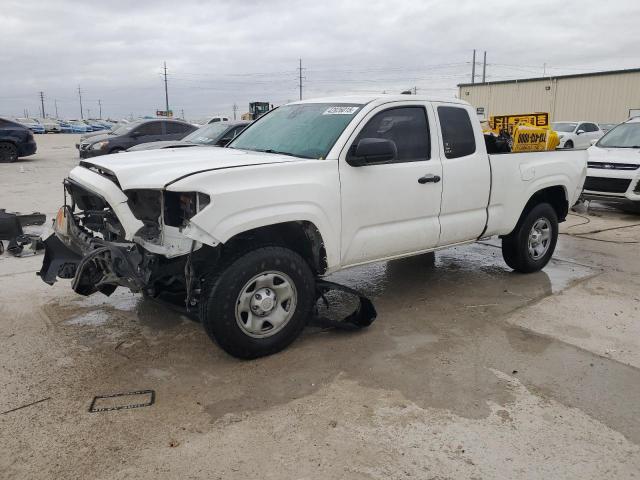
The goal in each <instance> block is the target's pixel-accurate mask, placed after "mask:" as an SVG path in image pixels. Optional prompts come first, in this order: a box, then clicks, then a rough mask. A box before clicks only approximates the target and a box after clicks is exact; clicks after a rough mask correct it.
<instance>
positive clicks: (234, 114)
mask: <svg viewBox="0 0 640 480" xmlns="http://www.w3.org/2000/svg"><path fill="white" fill-rule="evenodd" d="M237 113H238V105H236V104H235V103H234V104H233V119H234V120H235V119H236V114H237Z"/></svg>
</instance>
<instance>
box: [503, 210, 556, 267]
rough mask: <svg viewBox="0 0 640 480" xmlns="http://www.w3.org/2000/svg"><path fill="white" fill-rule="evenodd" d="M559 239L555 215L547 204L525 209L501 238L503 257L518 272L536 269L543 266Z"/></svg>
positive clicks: (547, 261)
mask: <svg viewBox="0 0 640 480" xmlns="http://www.w3.org/2000/svg"><path fill="white" fill-rule="evenodd" d="M557 241H558V216H557V215H556V212H555V210H554V209H553V207H552V206H551V205H549V204H548V203H541V204H538V205H536V206H535V207H533V208H532V209H531V210H529V211H528V212H526V213H525V214H524V215H523V216H522V217H521V218H520V220H519V221H518V224H517V225H516V228H515V229H514V230H513V232H511V233H510V234H509V235H507V236H505V237H503V238H502V258H504V261H505V262H506V263H507V265H509V266H510V267H511V268H513V269H514V270H515V271H517V272H521V273H531V272H537V271H538V270H541V269H542V268H544V267H545V265H546V264H547V263H549V260H550V259H551V256H552V255H553V252H554V250H555V248H556V243H557Z"/></svg>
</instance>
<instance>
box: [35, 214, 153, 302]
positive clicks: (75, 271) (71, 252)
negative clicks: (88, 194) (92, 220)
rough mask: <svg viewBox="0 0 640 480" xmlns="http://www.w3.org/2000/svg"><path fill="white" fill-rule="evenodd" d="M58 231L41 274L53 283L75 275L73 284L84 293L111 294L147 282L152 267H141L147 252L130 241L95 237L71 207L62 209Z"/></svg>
mask: <svg viewBox="0 0 640 480" xmlns="http://www.w3.org/2000/svg"><path fill="white" fill-rule="evenodd" d="M54 232H55V233H53V234H52V235H51V236H49V237H48V238H47V239H46V240H45V242H44V244H45V254H44V259H43V262H42V269H41V270H40V271H39V272H38V275H39V276H40V278H42V280H43V281H44V282H45V283H48V284H49V285H53V284H54V283H55V281H56V280H57V278H67V279H68V278H72V279H73V282H72V288H73V290H74V291H75V292H77V293H79V294H81V295H91V294H93V293H96V292H101V293H103V294H105V295H111V294H112V293H113V291H114V290H115V289H116V288H117V287H118V286H124V287H127V288H129V289H130V290H132V291H134V292H139V291H141V290H142V289H144V287H145V286H146V285H147V283H148V280H149V273H148V271H147V272H146V273H145V269H143V268H141V267H142V264H143V260H144V257H143V254H142V252H141V251H140V247H139V246H138V245H136V244H135V243H130V242H122V243H119V242H108V241H105V240H103V239H101V238H97V237H93V236H92V235H90V234H89V233H87V232H86V231H85V230H84V229H82V228H81V227H80V226H78V224H77V223H76V221H75V219H74V217H73V215H72V214H71V212H70V210H69V208H68V207H66V206H64V207H62V208H61V209H60V211H59V212H58V215H57V216H56V219H55V221H54Z"/></svg>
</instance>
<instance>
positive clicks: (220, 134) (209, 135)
mask: <svg viewBox="0 0 640 480" xmlns="http://www.w3.org/2000/svg"><path fill="white" fill-rule="evenodd" d="M249 123H250V122H245V121H236V122H217V123H210V124H209V125H205V126H204V127H200V128H199V129H197V130H196V131H194V132H191V133H190V134H189V135H187V136H186V137H184V138H183V139H182V140H165V141H162V142H149V143H141V144H140V145H136V146H135V147H131V148H130V149H128V150H127V151H128V152H138V151H140V150H156V149H159V148H178V147H196V146H198V145H209V146H217V147H224V146H225V145H227V144H228V143H229V142H230V141H231V140H233V139H234V138H235V137H236V136H238V134H239V133H240V132H241V131H242V130H244V129H245V127H246V126H247V125H249Z"/></svg>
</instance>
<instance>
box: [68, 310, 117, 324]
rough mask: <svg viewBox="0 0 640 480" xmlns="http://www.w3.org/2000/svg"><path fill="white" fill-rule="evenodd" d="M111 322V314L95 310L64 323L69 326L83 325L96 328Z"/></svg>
mask: <svg viewBox="0 0 640 480" xmlns="http://www.w3.org/2000/svg"><path fill="white" fill-rule="evenodd" d="M108 321H109V314H108V313H107V312H105V311H102V310H94V311H89V312H86V313H82V314H80V315H76V316H75V317H72V318H70V319H69V320H66V321H65V322H64V323H66V324H67V325H83V326H91V327H95V326H98V325H104V324H106V323H107V322H108Z"/></svg>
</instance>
